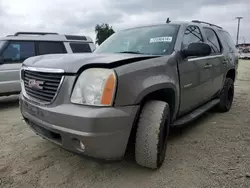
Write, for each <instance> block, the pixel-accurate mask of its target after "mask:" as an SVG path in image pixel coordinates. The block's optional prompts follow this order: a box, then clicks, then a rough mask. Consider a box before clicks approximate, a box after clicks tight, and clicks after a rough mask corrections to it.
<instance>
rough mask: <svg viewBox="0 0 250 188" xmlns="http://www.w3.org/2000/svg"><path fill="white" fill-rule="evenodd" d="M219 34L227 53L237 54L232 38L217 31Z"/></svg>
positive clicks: (226, 33) (225, 33)
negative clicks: (227, 50)
mask: <svg viewBox="0 0 250 188" xmlns="http://www.w3.org/2000/svg"><path fill="white" fill-rule="evenodd" d="M219 32H220V34H221V36H222V39H223V42H224V43H225V44H226V45H227V48H228V49H229V51H231V52H237V49H236V47H235V44H234V41H233V39H232V37H231V36H230V34H229V33H228V32H226V31H219Z"/></svg>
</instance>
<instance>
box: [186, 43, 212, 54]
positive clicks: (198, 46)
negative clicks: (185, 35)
mask: <svg viewBox="0 0 250 188" xmlns="http://www.w3.org/2000/svg"><path fill="white" fill-rule="evenodd" d="M182 54H183V56H184V57H185V58H186V57H190V56H195V57H201V56H208V55H210V54H211V47H210V46H209V45H208V44H206V43H201V42H197V43H191V44H189V45H188V47H187V48H186V49H183V50H182Z"/></svg>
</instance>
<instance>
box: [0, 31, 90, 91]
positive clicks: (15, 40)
mask: <svg viewBox="0 0 250 188" xmlns="http://www.w3.org/2000/svg"><path fill="white" fill-rule="evenodd" d="M94 49H95V45H94V43H93V41H92V39H91V38H90V37H89V36H76V35H59V34H57V33H43V32H17V33H16V34H14V35H8V36H6V37H4V38H1V39H0V96H4V95H11V94H17V93H20V91H21V84H20V76H19V71H20V68H21V66H22V63H23V61H24V60H25V59H27V58H29V57H33V56H38V55H44V54H65V53H91V52H93V51H94Z"/></svg>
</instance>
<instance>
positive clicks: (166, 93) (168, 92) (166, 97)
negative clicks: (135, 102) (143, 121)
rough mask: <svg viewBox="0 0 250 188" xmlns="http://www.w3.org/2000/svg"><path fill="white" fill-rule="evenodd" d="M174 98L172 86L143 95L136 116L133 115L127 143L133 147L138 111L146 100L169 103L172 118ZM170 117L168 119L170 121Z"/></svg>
mask: <svg viewBox="0 0 250 188" xmlns="http://www.w3.org/2000/svg"><path fill="white" fill-rule="evenodd" d="M175 99H176V97H175V91H174V89H172V88H166V89H159V90H156V91H153V92H151V93H148V94H147V95H146V96H144V97H143V98H142V100H141V101H140V109H139V110H138V111H137V114H136V117H135V119H134V122H133V126H132V130H131V134H130V138H129V142H128V145H130V144H131V145H132V146H133V147H132V148H134V143H135V137H136V131H137V124H138V121H139V118H140V113H141V110H142V108H143V106H144V105H145V104H146V102H147V101H150V100H160V101H165V102H167V103H168V105H169V108H170V115H171V117H170V118H171V119H172V118H173V115H174V111H175ZM171 119H170V121H171ZM127 149H129V147H127Z"/></svg>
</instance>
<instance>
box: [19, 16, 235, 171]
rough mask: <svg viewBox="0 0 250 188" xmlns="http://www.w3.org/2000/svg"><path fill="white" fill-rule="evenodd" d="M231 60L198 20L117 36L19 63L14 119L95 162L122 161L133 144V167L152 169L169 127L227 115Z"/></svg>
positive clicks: (230, 45) (230, 49)
mask: <svg viewBox="0 0 250 188" xmlns="http://www.w3.org/2000/svg"><path fill="white" fill-rule="evenodd" d="M237 54H238V52H237V49H236V48H235V44H234V42H233V40H232V38H231V36H230V34H229V33H228V32H227V31H226V30H224V29H223V28H221V27H219V26H216V25H213V24H210V23H206V22H202V21H195V20H194V21H192V22H171V23H167V24H159V25H149V26H143V27H137V28H132V29H127V30H123V31H119V32H116V33H115V34H113V35H111V36H110V37H109V38H108V39H106V40H105V41H104V42H103V43H102V44H101V45H100V46H99V47H98V48H97V49H96V50H95V51H94V52H93V53H91V54H86V55H76V54H71V55H69V54H64V55H63V54H56V55H45V56H43V57H32V58H29V59H27V60H26V61H25V62H24V63H23V67H22V69H21V71H20V76H21V80H22V81H21V82H22V93H21V94H20V96H19V97H20V109H21V113H22V115H23V117H24V120H25V121H26V122H27V124H28V125H29V126H30V128H31V129H32V130H34V132H36V133H37V134H38V135H40V136H42V137H44V138H46V139H48V140H50V141H52V142H53V143H55V144H58V145H59V146H61V147H63V148H66V149H68V150H71V151H73V152H77V153H79V154H83V155H87V156H91V157H95V158H101V159H107V160H116V159H120V158H122V157H123V156H124V154H125V151H126V149H127V144H128V140H129V138H134V139H133V140H135V159H136V161H137V163H138V164H140V165H142V166H144V167H148V168H152V169H156V168H159V167H160V166H161V165H162V164H163V162H164V160H165V152H166V147H167V138H168V133H169V128H170V126H181V125H184V124H186V123H188V122H190V121H191V120H193V119H195V118H198V117H199V116H200V115H202V114H203V113H205V112H206V111H208V110H209V109H211V108H213V107H215V106H216V107H217V109H218V110H219V111H221V112H228V111H229V110H230V108H231V106H232V102H233V98H234V81H235V79H236V75H237V68H238V56H237ZM134 135H135V136H134ZM184 147H185V146H184Z"/></svg>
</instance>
